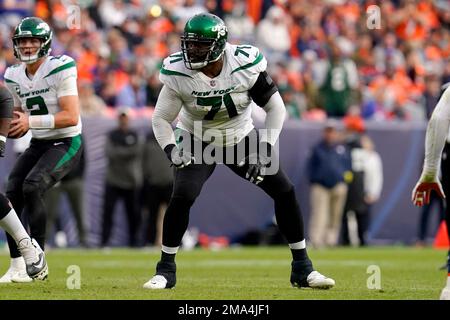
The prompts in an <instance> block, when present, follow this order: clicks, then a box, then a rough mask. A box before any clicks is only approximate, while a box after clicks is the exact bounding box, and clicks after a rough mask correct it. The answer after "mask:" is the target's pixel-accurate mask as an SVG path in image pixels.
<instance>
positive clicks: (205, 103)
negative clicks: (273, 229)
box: [144, 13, 335, 289]
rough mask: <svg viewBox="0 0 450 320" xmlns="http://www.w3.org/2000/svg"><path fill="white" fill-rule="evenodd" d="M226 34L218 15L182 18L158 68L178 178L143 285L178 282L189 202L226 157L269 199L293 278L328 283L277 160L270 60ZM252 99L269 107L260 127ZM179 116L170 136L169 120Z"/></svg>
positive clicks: (162, 137) (162, 140)
mask: <svg viewBox="0 0 450 320" xmlns="http://www.w3.org/2000/svg"><path fill="white" fill-rule="evenodd" d="M227 36H228V31H227V28H226V26H225V24H224V22H223V21H222V20H221V19H220V18H218V17H217V16H215V15H212V14H203V13H202V14H198V15H195V16H194V17H192V18H191V19H189V20H188V21H187V23H186V25H185V28H184V33H183V35H182V37H181V47H182V51H181V52H179V53H175V54H172V55H170V56H169V57H167V58H166V59H165V60H164V62H163V66H162V68H161V73H160V80H161V81H162V82H163V84H164V86H163V88H162V90H161V93H160V95H159V98H158V101H157V104H156V108H155V112H154V114H153V119H152V125H153V131H154V133H155V136H156V138H157V140H158V143H159V144H160V146H161V148H163V149H164V151H165V152H166V154H167V156H168V158H169V159H170V161H171V162H172V163H173V165H174V166H175V182H174V188H173V193H172V197H171V200H170V203H169V206H168V208H167V211H166V214H165V216H164V223H163V241H162V252H161V260H160V261H159V262H158V264H157V266H156V274H155V275H154V276H153V277H152V278H151V279H150V280H149V281H148V282H146V283H145V284H144V288H148V289H165V288H172V287H174V286H175V284H176V264H175V255H176V253H177V250H178V248H179V246H180V243H181V239H182V237H183V234H184V233H185V231H186V229H187V226H188V223H189V211H190V208H191V206H192V205H193V203H194V201H195V199H196V198H197V196H198V195H199V194H200V191H201V189H202V186H203V184H204V183H205V182H206V180H207V179H208V178H209V177H210V175H211V174H212V173H213V171H214V169H215V166H216V164H217V163H224V164H225V165H226V166H227V167H228V168H230V169H231V170H232V171H233V172H234V173H236V174H238V175H239V176H241V177H242V178H244V179H247V180H249V181H250V182H252V183H254V184H256V185H258V186H259V187H260V188H261V189H262V190H264V191H265V192H266V193H267V194H268V195H269V196H270V197H272V198H273V199H274V203H275V215H276V219H277V223H278V226H279V228H280V230H281V232H282V233H283V234H284V236H285V237H286V239H287V240H288V243H289V247H290V249H291V252H292V257H293V261H292V265H291V266H292V270H291V278H290V281H291V283H292V285H294V286H298V287H313V288H321V289H328V288H331V287H333V286H334V284H335V282H334V280H333V279H330V278H328V277H325V276H323V275H322V274H320V273H319V272H317V271H315V270H314V268H313V266H312V263H311V260H310V259H309V257H308V255H307V252H306V244H305V236H304V230H303V229H304V226H303V220H302V216H301V212H300V207H299V205H298V202H297V199H296V196H295V190H294V186H293V185H292V183H291V182H290V181H289V179H288V178H287V176H286V175H285V174H284V173H283V171H282V170H281V169H279V168H278V166H277V165H274V164H275V163H277V159H276V153H275V152H274V150H273V149H274V148H273V146H274V145H275V143H276V141H277V140H278V136H279V133H280V131H281V128H282V126H283V121H284V118H285V112H286V111H285V106H284V103H283V100H282V99H281V96H280V94H279V92H278V89H277V87H276V85H275V84H274V82H273V81H272V79H271V78H270V76H269V75H268V74H267V72H266V66H267V61H266V59H265V58H264V56H263V55H262V54H261V53H260V52H259V50H258V49H257V48H255V47H253V46H249V45H244V46H235V45H231V44H229V43H228V42H227ZM254 103H256V104H257V105H258V106H260V107H261V108H263V109H264V110H265V111H266V113H267V117H266V120H265V128H266V129H267V130H265V131H262V132H261V133H259V132H257V131H256V130H255V129H254V126H253V123H252V119H251V108H252V105H253V104H254ZM177 117H178V118H179V121H178V124H177V130H176V132H177V136H178V137H177V138H175V133H174V131H173V130H172V127H171V123H172V122H173V121H174V120H175V118H177ZM242 150H243V151H242ZM218 155H222V156H221V157H218ZM211 159H212V160H213V161H211ZM223 159H226V160H223ZM217 191H219V190H217Z"/></svg>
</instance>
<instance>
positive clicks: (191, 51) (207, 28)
mask: <svg viewBox="0 0 450 320" xmlns="http://www.w3.org/2000/svg"><path fill="white" fill-rule="evenodd" d="M227 38H228V29H227V27H226V26H225V23H224V22H223V21H222V19H220V18H219V17H217V16H215V15H213V14H209V13H201V14H197V15H195V16H193V17H192V18H190V19H189V20H188V21H187V22H186V25H185V27H184V33H183V35H182V36H181V50H182V52H183V60H184V64H185V65H186V68H188V69H191V70H195V69H201V68H203V67H205V66H206V65H208V64H209V63H211V62H215V61H217V60H219V59H220V57H222V54H223V52H224V50H225V44H226V43H227Z"/></svg>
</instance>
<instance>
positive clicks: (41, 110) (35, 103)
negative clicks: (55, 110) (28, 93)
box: [26, 96, 48, 116]
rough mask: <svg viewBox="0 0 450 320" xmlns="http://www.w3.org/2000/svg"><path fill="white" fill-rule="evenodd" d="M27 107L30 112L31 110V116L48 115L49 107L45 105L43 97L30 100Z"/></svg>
mask: <svg viewBox="0 0 450 320" xmlns="http://www.w3.org/2000/svg"><path fill="white" fill-rule="evenodd" d="M26 105H27V108H28V110H30V115H32V116H40V115H44V114H48V109H47V105H46V104H45V101H44V98H42V97H41V96H37V97H33V98H28V99H27V101H26Z"/></svg>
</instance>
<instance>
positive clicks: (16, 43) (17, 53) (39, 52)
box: [13, 37, 51, 64]
mask: <svg viewBox="0 0 450 320" xmlns="http://www.w3.org/2000/svg"><path fill="white" fill-rule="evenodd" d="M24 38H27V37H17V38H13V43H14V55H15V56H16V57H17V58H18V59H19V60H20V61H21V62H24V63H26V64H31V63H34V62H36V61H37V60H39V58H42V57H43V56H44V55H43V54H42V52H43V49H44V48H45V46H47V45H48V42H49V41H50V39H47V41H45V39H44V38H41V37H28V38H33V39H39V42H40V46H39V47H38V48H37V50H36V52H35V53H33V54H31V55H27V54H24V53H22V51H21V50H20V49H21V47H20V44H19V43H20V39H24ZM22 49H23V47H22ZM50 51H51V49H49V50H48V52H47V54H48V53H50Z"/></svg>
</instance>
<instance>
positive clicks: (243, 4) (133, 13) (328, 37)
mask: <svg viewBox="0 0 450 320" xmlns="http://www.w3.org/2000/svg"><path fill="white" fill-rule="evenodd" d="M370 5H377V6H378V8H379V17H380V18H381V19H380V21H379V23H380V25H379V27H380V28H371V27H370V24H369V23H368V19H371V17H370V16H369V14H368V13H367V12H366V9H367V8H368V7H369V6H370ZM449 7H450V3H449V2H448V1H447V0H434V1H433V0H386V1H379V0H367V1H365V0H359V1H358V0H246V1H245V0H128V1H117V0H79V1H76V0H46V1H44V0H36V1H33V0H3V1H1V5H0V44H1V50H0V77H1V76H2V75H3V74H4V71H5V69H6V67H7V66H9V65H11V64H14V63H16V62H15V58H14V56H13V50H12V41H11V32H12V30H13V28H14V27H15V26H16V25H17V23H18V22H19V21H20V19H21V18H23V17H25V16H29V15H35V16H39V17H41V18H43V19H44V20H46V21H47V22H48V23H49V24H50V25H51V26H52V27H53V28H54V31H55V33H54V37H53V44H52V48H53V51H52V55H61V54H68V55H70V56H72V57H74V59H75V60H76V61H77V66H78V74H79V94H80V100H81V109H82V114H83V115H84V116H95V115H99V114H103V113H105V112H106V111H105V110H108V109H110V108H117V107H125V106H126V107H131V108H140V109H142V110H144V109H145V110H147V109H148V108H147V107H152V106H154V105H155V103H156V99H157V97H158V93H159V90H160V86H161V84H160V82H159V80H158V73H159V72H158V71H159V68H160V65H161V61H162V59H163V58H164V57H165V56H167V55H168V54H170V53H172V52H176V51H179V35H180V33H181V32H182V29H183V27H184V23H185V21H186V20H187V19H188V18H189V17H190V16H192V15H193V14H196V13H199V12H206V11H209V12H211V13H214V14H216V15H218V16H220V17H222V18H223V19H224V21H225V23H226V25H227V26H228V29H229V41H230V42H232V43H249V44H253V45H256V46H258V47H259V48H260V50H261V51H262V52H263V54H264V55H265V56H266V57H267V59H268V61H269V72H270V73H271V75H272V77H273V78H274V79H275V80H276V82H277V84H278V86H279V88H280V91H281V92H282V95H283V97H284V100H285V103H286V107H287V109H288V114H289V117H290V118H296V119H304V120H323V119H325V118H326V117H327V115H328V116H336V117H340V116H343V115H344V114H346V113H348V112H350V113H352V114H353V113H358V114H361V115H362V116H363V117H364V118H365V119H373V120H380V121H384V120H391V119H399V120H425V119H427V117H429V116H430V114H431V111H432V109H433V108H434V106H435V104H436V102H437V99H438V97H439V93H440V87H441V85H442V84H444V83H446V82H448V81H450V8H449ZM375 25H376V24H375ZM356 70H357V72H356ZM336 101H339V102H336ZM148 110H151V109H148Z"/></svg>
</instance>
